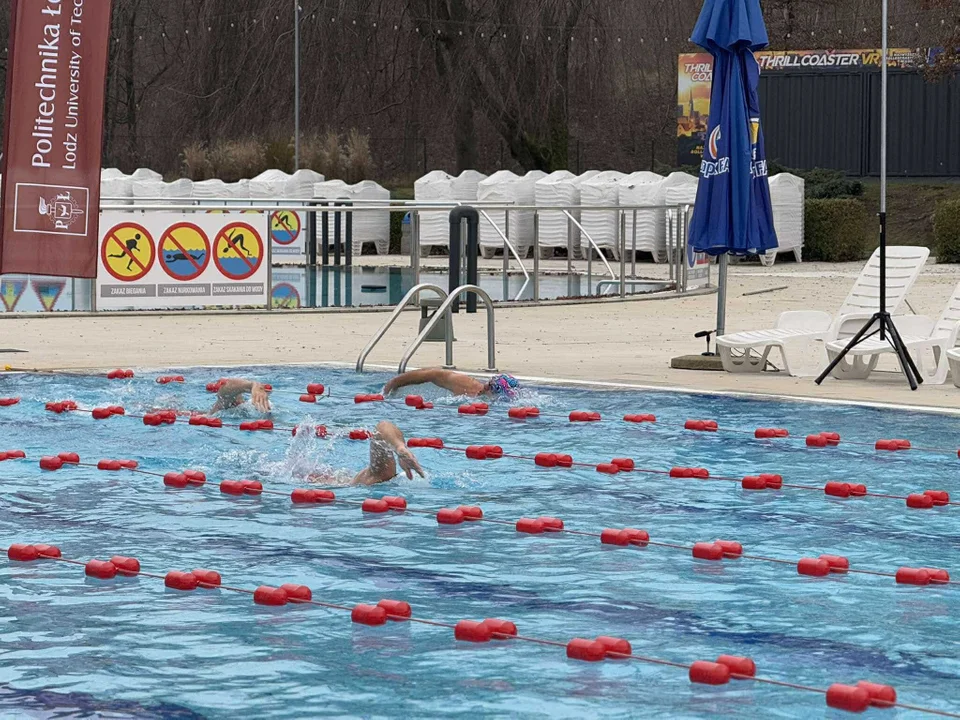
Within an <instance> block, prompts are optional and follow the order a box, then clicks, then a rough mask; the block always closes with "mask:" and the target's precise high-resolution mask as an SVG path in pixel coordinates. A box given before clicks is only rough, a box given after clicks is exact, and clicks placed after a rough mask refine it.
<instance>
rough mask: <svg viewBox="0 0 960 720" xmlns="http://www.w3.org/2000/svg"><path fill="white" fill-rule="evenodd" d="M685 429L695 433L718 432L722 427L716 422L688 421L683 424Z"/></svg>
mask: <svg viewBox="0 0 960 720" xmlns="http://www.w3.org/2000/svg"><path fill="white" fill-rule="evenodd" d="M683 429H684V430H694V431H695V432H717V431H718V430H719V429H720V426H719V424H717V421H716V420H687V421H686V422H685V423H684V424H683Z"/></svg>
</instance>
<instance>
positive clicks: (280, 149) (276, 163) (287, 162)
mask: <svg viewBox="0 0 960 720" xmlns="http://www.w3.org/2000/svg"><path fill="white" fill-rule="evenodd" d="M264 159H265V160H266V163H267V167H268V168H276V169H277V170H283V171H284V172H285V173H291V172H293V165H294V162H293V161H294V160H295V159H296V149H295V148H294V145H293V140H272V141H271V142H268V143H267V144H266V146H265V147H264Z"/></svg>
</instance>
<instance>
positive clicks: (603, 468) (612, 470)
mask: <svg viewBox="0 0 960 720" xmlns="http://www.w3.org/2000/svg"><path fill="white" fill-rule="evenodd" d="M597 472H599V473H605V474H607V475H616V474H617V473H619V472H620V466H619V465H614V464H613V463H600V464H599V465H597Z"/></svg>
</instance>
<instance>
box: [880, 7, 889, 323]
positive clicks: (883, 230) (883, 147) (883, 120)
mask: <svg viewBox="0 0 960 720" xmlns="http://www.w3.org/2000/svg"><path fill="white" fill-rule="evenodd" d="M888 12H889V9H888V5H887V0H883V49H882V52H881V58H880V63H881V65H880V312H881V313H885V312H886V311H887V56H888V54H889V48H888V40H889V38H888V30H889V27H890V22H889V17H888ZM880 339H881V340H886V327H885V325H884V323H880Z"/></svg>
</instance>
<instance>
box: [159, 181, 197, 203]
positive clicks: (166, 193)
mask: <svg viewBox="0 0 960 720" xmlns="http://www.w3.org/2000/svg"><path fill="white" fill-rule="evenodd" d="M160 196H161V197H163V198H164V199H166V200H170V201H171V203H170V204H171V205H182V204H185V203H186V202H187V201H189V200H190V199H192V198H193V180H188V179H187V178H180V179H179V180H174V181H173V182H168V183H162V184H161V187H160Z"/></svg>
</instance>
